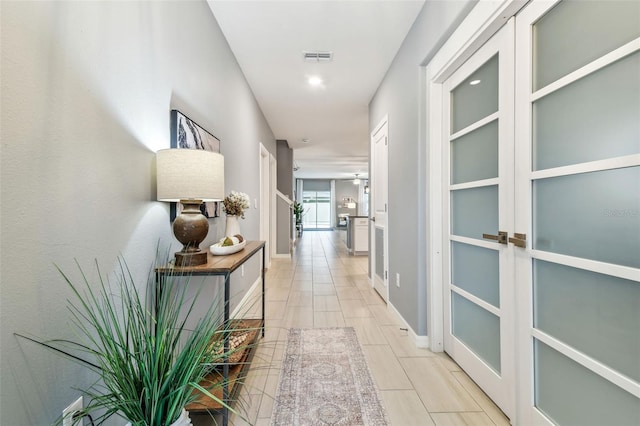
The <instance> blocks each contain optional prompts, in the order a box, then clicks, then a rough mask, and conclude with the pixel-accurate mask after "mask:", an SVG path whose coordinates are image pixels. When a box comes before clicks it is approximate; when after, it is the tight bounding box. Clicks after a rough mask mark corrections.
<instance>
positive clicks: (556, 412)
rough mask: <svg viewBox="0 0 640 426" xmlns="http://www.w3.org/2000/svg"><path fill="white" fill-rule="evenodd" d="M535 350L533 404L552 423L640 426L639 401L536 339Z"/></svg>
mask: <svg viewBox="0 0 640 426" xmlns="http://www.w3.org/2000/svg"><path fill="white" fill-rule="evenodd" d="M596 344H597V343H596ZM618 349H619V348H618ZM610 350H616V348H610ZM534 351H535V354H534V356H535V367H534V368H535V373H534V374H535V379H536V380H535V383H536V386H535V405H536V407H538V409H540V410H541V411H542V412H543V413H545V414H546V415H547V416H549V417H550V418H551V420H553V422H554V423H556V424H558V425H560V426H565V425H571V426H603V425H611V426H614V425H615V426H632V425H639V424H640V400H639V399H637V398H635V397H634V396H633V395H631V394H630V393H628V392H626V391H624V390H622V389H620V388H619V387H617V386H616V385H614V384H612V383H611V382H609V381H607V380H605V379H603V378H602V377H600V376H598V375H597V374H595V373H593V372H591V371H590V370H588V369H586V368H584V367H583V366H581V365H580V364H578V363H576V362H575V361H573V360H571V359H569V358H567V357H565V356H564V355H562V354H560V353H559V352H556V351H555V350H554V349H551V348H550V347H549V346H547V345H545V344H544V343H542V342H540V341H538V340H535V344H534Z"/></svg>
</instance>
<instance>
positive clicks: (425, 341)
mask: <svg viewBox="0 0 640 426" xmlns="http://www.w3.org/2000/svg"><path fill="white" fill-rule="evenodd" d="M387 308H388V309H389V310H391V311H393V312H394V313H395V314H396V315H397V316H398V318H400V321H402V323H403V325H404V326H405V327H406V328H407V333H408V334H409V338H410V339H411V340H412V341H413V343H414V344H415V345H416V347H417V348H421V349H429V336H425V335H418V334H416V332H415V331H413V328H411V326H410V325H409V323H408V322H407V321H406V320H405V319H404V317H403V316H402V315H401V314H400V312H398V310H397V309H396V307H395V306H393V304H392V303H391V302H388V303H387Z"/></svg>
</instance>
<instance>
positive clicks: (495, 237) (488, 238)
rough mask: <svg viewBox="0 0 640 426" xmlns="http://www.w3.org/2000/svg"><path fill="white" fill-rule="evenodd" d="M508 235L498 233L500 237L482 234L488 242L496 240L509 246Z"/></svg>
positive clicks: (502, 232)
mask: <svg viewBox="0 0 640 426" xmlns="http://www.w3.org/2000/svg"><path fill="white" fill-rule="evenodd" d="M508 235H509V234H508V233H507V232H504V231H498V235H492V234H482V238H485V239H487V240H494V241H497V242H498V243H500V244H507V236H508Z"/></svg>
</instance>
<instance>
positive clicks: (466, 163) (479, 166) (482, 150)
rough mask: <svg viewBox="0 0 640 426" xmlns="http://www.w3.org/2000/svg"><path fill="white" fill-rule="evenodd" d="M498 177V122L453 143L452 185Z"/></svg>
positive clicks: (495, 121)
mask: <svg viewBox="0 0 640 426" xmlns="http://www.w3.org/2000/svg"><path fill="white" fill-rule="evenodd" d="M495 177H498V120H494V121H492V122H491V123H489V124H486V125H484V126H482V127H480V128H479V129H476V130H474V131H473V132H471V133H468V134H466V135H464V136H462V137H460V138H458V139H454V140H452V141H451V183H452V184H456V183H463V182H472V181H475V180H482V179H491V178H495Z"/></svg>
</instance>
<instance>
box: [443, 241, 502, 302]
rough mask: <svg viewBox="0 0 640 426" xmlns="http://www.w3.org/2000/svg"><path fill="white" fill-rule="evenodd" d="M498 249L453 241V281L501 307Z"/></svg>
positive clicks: (456, 284)
mask: <svg viewBox="0 0 640 426" xmlns="http://www.w3.org/2000/svg"><path fill="white" fill-rule="evenodd" d="M498 268H499V259H498V252H497V251H496V250H491V249H486V248H483V247H476V246H472V245H469V244H464V243H459V242H456V241H452V242H451V277H452V278H451V283H452V284H453V285H455V286H457V287H460V288H461V289H463V290H465V291H468V292H469V293H471V294H473V295H474V296H476V297H479V298H480V299H482V300H484V301H485V302H487V303H490V304H492V305H493V306H495V307H496V308H499V307H500V271H499V270H498Z"/></svg>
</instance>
